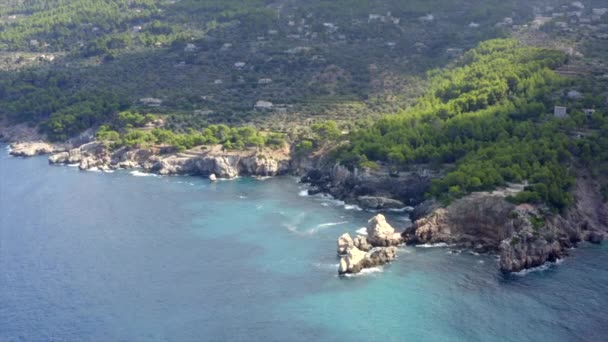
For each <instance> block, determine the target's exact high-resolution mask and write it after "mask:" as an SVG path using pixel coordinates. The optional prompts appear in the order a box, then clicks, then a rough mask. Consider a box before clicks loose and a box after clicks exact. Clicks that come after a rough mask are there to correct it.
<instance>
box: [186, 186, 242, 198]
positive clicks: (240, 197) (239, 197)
mask: <svg viewBox="0 0 608 342" xmlns="http://www.w3.org/2000/svg"><path fill="white" fill-rule="evenodd" d="M192 185H194V184H192ZM239 198H240V199H247V196H242V195H241V196H239Z"/></svg>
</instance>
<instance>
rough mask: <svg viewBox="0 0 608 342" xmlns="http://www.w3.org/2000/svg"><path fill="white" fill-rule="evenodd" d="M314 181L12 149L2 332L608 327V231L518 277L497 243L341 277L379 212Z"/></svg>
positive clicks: (113, 334)
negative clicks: (147, 171) (606, 239)
mask: <svg viewBox="0 0 608 342" xmlns="http://www.w3.org/2000/svg"><path fill="white" fill-rule="evenodd" d="M301 191H302V188H301V186H300V185H299V184H297V182H296V180H295V179H294V178H288V177H286V178H274V179H266V180H255V179H238V180H233V181H221V182H218V183H215V184H210V183H208V182H207V181H206V180H203V179H199V178H196V177H153V176H148V177H136V176H134V175H133V174H131V173H130V172H127V171H118V172H115V173H110V174H103V173H96V172H80V171H78V170H77V168H73V167H51V166H47V163H46V159H45V158H43V157H41V158H32V159H18V158H10V157H8V156H7V155H6V153H4V152H2V153H1V156H0V341H200V340H210V341H223V340H231V341H232V340H235V341H241V340H260V341H311V340H319V341H344V340H351V341H380V340H384V341H575V340H576V341H604V340H606V339H605V336H606V334H607V333H608V247H607V246H606V245H604V246H588V245H586V246H584V248H579V249H577V250H573V251H572V257H570V258H568V259H566V260H565V261H563V262H562V263H561V264H559V265H555V266H551V267H548V268H546V269H545V270H539V271H536V272H531V273H529V274H526V275H513V276H507V277H506V276H503V275H501V274H500V273H499V272H498V271H497V266H496V261H495V260H494V258H492V257H490V256H476V255H471V254H469V253H467V252H463V253H460V254H457V253H454V251H450V250H449V249H443V248H410V247H407V248H402V249H401V251H400V254H399V258H398V260H397V261H396V262H395V263H393V264H392V265H390V266H387V267H384V268H383V269H378V270H375V272H370V273H367V274H364V275H361V276H356V277H351V278H339V277H337V276H336V271H337V260H336V257H335V241H336V238H337V236H339V235H340V234H341V233H343V232H346V231H348V232H355V231H356V230H357V229H359V228H361V227H362V226H364V224H365V221H366V220H367V219H368V218H369V217H370V216H371V215H372V214H371V213H366V212H361V211H356V210H346V209H345V208H344V206H343V205H341V204H340V203H337V202H335V201H331V200H329V199H324V198H321V197H303V196H299V192H301ZM403 215H404V214H398V213H395V214H394V215H391V216H390V217H389V221H390V222H391V223H393V224H394V225H395V226H397V227H401V228H403V227H405V225H407V218H406V217H404V216H403Z"/></svg>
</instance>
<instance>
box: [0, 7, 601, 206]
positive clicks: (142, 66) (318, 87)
mask: <svg viewBox="0 0 608 342" xmlns="http://www.w3.org/2000/svg"><path fill="white" fill-rule="evenodd" d="M607 13H608V10H605V9H604V8H603V7H602V1H587V2H585V3H584V4H583V3H580V2H575V3H568V2H562V1H540V0H539V1H517V0H508V1H443V0H436V1H408V2H403V1H396V0H377V1H358V0H340V1H321V0H319V1H312V2H311V1H288V0H284V1H267V0H252V1H245V2H243V1H214V0H207V1H188V0H182V1H155V0H132V1H116V0H113V1H111V0H105V1H89V0H77V1H65V0H55V1H36V0H31V1H15V2H11V3H10V4H8V5H7V6H3V7H2V9H0V44H1V45H0V61H1V62H2V65H1V66H2V70H1V71H0V73H1V75H0V115H2V117H3V118H4V119H3V120H2V121H4V124H5V125H6V124H9V125H10V124H17V123H27V124H28V125H31V126H34V127H38V129H39V130H40V131H41V132H42V133H44V134H46V135H47V137H48V138H49V139H50V140H55V141H64V140H67V139H69V138H71V137H73V136H76V135H78V134H80V133H82V132H84V131H87V130H90V129H92V130H93V132H95V131H97V137H98V139H100V140H104V141H108V142H111V143H112V146H114V147H120V146H127V147H137V146H145V145H150V144H154V145H170V146H173V147H175V148H177V149H178V150H185V149H190V148H193V147H196V146H201V145H213V144H218V143H220V144H222V145H223V146H224V147H225V148H227V149H243V148H248V147H263V146H267V147H272V148H280V147H281V146H284V142H285V141H286V140H288V141H289V142H292V143H293V146H295V149H294V151H295V152H296V153H297V154H298V155H306V154H308V153H311V152H313V151H315V150H320V151H327V150H328V149H327V147H328V146H336V145H337V144H339V145H340V146H341V148H340V149H339V150H338V151H336V153H334V157H335V158H337V159H338V160H341V161H342V163H344V164H345V165H348V166H351V167H354V166H358V167H363V168H368V169H370V168H376V167H378V166H379V165H382V166H386V167H388V168H390V169H392V170H394V171H395V172H397V171H400V170H407V169H408V168H410V167H416V166H417V165H427V166H429V167H431V168H435V169H442V170H447V171H448V174H447V176H446V177H445V178H443V179H439V180H436V181H435V183H434V185H433V188H432V190H431V191H430V194H431V195H433V196H435V197H439V198H441V199H443V200H445V201H450V200H452V199H454V198H458V197H461V196H464V195H466V194H467V193H470V192H471V191H478V190H487V189H492V188H494V187H497V186H503V185H505V184H506V183H507V182H515V183H520V182H530V184H531V185H530V186H529V187H528V188H527V190H526V191H524V192H522V193H520V194H519V195H518V197H517V198H515V199H514V200H515V201H519V202H546V203H549V204H550V205H551V206H553V207H555V208H557V209H561V208H564V207H567V206H568V205H569V203H570V201H571V200H570V197H569V195H568V192H569V189H570V186H571V185H572V182H573V181H572V178H571V177H570V173H571V170H570V169H571V168H572V167H573V165H574V164H577V165H579V164H580V163H584V164H586V165H587V166H589V167H590V168H592V169H593V170H595V172H596V174H601V170H603V166H602V165H603V163H604V160H605V159H606V158H605V157H604V156H603V152H601V151H603V149H602V147H603V146H605V145H606V142H605V141H604V140H605V139H604V138H603V133H604V132H605V126H606V124H605V116H604V115H605V113H606V107H605V106H606V100H605V99H606V90H607V89H608V87H607V84H608V78H607V77H605V75H608V66H606V64H605V63H604V62H603V59H604V57H605V56H606V53H607V52H608V47H607V46H606V41H607V40H606V37H607V35H608V14H607ZM497 37H498V38H502V39H499V40H492V39H495V38H497ZM505 38H507V39H505ZM555 106H565V107H567V115H566V116H567V118H565V119H563V120H556V119H554V118H553V116H554V115H553V113H554V107H555ZM591 110H593V113H592V112H591ZM395 113H396V114H395ZM387 114H390V115H388V116H386V115H387ZM328 119H330V120H332V121H326V120H328ZM241 126H248V127H241ZM251 126H253V127H251ZM89 132H90V131H89ZM317 154H318V152H317Z"/></svg>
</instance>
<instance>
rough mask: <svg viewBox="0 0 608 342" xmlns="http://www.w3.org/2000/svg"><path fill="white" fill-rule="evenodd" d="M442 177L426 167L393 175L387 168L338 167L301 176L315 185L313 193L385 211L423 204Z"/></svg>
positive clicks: (327, 167)
mask: <svg viewBox="0 0 608 342" xmlns="http://www.w3.org/2000/svg"><path fill="white" fill-rule="evenodd" d="M439 175H440V172H439V171H433V170H430V169H427V168H424V167H418V168H412V170H411V171H408V172H392V171H391V170H390V168H389V167H388V166H382V167H380V169H379V170H370V169H359V168H353V169H349V168H348V167H346V166H343V165H340V164H336V165H333V166H325V167H323V166H319V167H317V168H314V169H312V170H310V171H309V172H308V173H307V174H306V175H305V176H304V177H302V182H304V183H309V184H310V185H311V186H312V189H311V193H312V194H314V193H319V192H324V193H329V194H330V195H332V196H333V197H335V198H338V199H340V200H344V201H345V202H347V203H352V204H357V205H359V206H360V207H362V208H365V209H374V210H384V209H397V208H403V207H405V206H414V205H417V204H419V203H421V202H422V201H424V195H425V193H426V192H428V190H429V189H430V184H431V180H432V179H433V178H435V177H438V176H439Z"/></svg>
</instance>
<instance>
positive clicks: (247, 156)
mask: <svg viewBox="0 0 608 342" xmlns="http://www.w3.org/2000/svg"><path fill="white" fill-rule="evenodd" d="M276 154H277V155H272V153H268V152H266V153H261V152H260V151H257V150H248V151H223V150H221V149H220V148H219V147H213V148H209V149H198V150H190V151H186V152H183V153H175V152H174V151H171V149H170V148H165V147H153V148H145V149H129V148H124V147H123V148H119V149H116V150H112V149H111V148H110V147H109V146H107V145H106V144H104V143H101V142H91V143H87V144H84V145H82V146H80V147H77V148H74V149H71V150H69V151H68V152H61V153H56V154H54V155H51V156H50V157H49V163H51V164H78V165H79V168H80V169H81V170H88V169H93V168H96V169H100V170H110V169H118V168H143V169H144V170H146V171H149V172H154V173H158V174H161V175H171V174H190V175H202V176H209V177H210V178H211V175H212V174H213V175H214V177H216V178H235V177H238V176H276V175H280V174H285V173H287V172H288V171H289V156H288V155H285V154H281V153H276Z"/></svg>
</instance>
